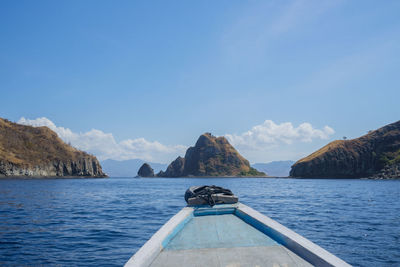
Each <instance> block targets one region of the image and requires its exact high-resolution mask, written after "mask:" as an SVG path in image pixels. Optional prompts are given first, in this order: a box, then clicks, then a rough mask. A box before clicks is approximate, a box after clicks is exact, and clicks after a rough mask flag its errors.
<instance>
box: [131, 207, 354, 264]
mask: <svg viewBox="0 0 400 267" xmlns="http://www.w3.org/2000/svg"><path fill="white" fill-rule="evenodd" d="M221 214H234V215H236V216H237V217H239V218H240V219H242V220H243V221H244V222H246V223H248V224H249V225H251V226H253V227H254V228H256V229H257V230H259V231H261V232H262V233H264V234H265V235H267V236H269V237H270V238H272V239H273V240H275V241H276V242H278V243H280V244H281V245H283V246H285V247H286V248H288V249H289V250H291V251H293V252H294V253H296V254H297V255H298V256H300V257H301V258H303V259H304V260H306V261H308V262H309V263H311V264H313V265H316V266H350V265H349V264H347V263H346V262H345V261H343V260H341V259H340V258H338V257H336V256H335V255H333V254H331V253H330V252H328V251H326V250H325V249H323V248H321V247H320V246H318V245H316V244H315V243H313V242H311V241H310V240H308V239H306V238H305V237H303V236H301V235H299V234H297V233H295V232H294V231H292V230H290V229H288V228H286V227H285V226H283V225H281V224H280V223H278V222H276V221H275V220H273V219H271V218H269V217H267V216H265V215H263V214H261V213H259V212H258V211H256V210H254V209H252V208H250V207H248V206H246V205H244V204H242V203H238V204H233V205H216V206H214V207H212V208H211V207H209V206H200V207H184V208H183V209H182V210H180V211H179V212H178V213H177V214H176V215H174V216H173V217H172V218H171V219H170V220H169V221H168V222H167V223H166V224H164V225H163V226H162V227H161V228H160V229H159V230H158V231H157V232H156V233H155V234H154V235H153V236H152V237H151V238H150V239H149V240H148V241H147V242H146V243H145V244H144V245H143V246H142V247H141V248H140V249H139V250H138V251H137V252H136V253H135V254H134V255H133V256H132V257H131V258H130V259H129V260H128V262H127V263H126V264H125V266H126V267H139V266H141V267H142V266H150V264H151V263H152V262H153V261H154V260H155V258H156V257H157V256H158V255H159V254H160V253H161V251H162V250H163V249H164V248H165V247H166V246H167V245H168V243H169V242H170V241H171V240H172V239H173V238H174V237H175V236H176V235H177V234H178V233H179V231H181V230H182V229H183V228H184V227H185V225H186V224H187V223H188V222H189V221H190V220H191V219H192V218H193V217H195V216H207V215H221Z"/></svg>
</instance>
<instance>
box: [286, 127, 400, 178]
mask: <svg viewBox="0 0 400 267" xmlns="http://www.w3.org/2000/svg"><path fill="white" fill-rule="evenodd" d="M399 164H400V121H398V122H395V123H392V124H389V125H386V126H384V127H382V128H380V129H378V130H375V131H370V132H369V133H368V134H366V135H364V136H361V137H359V138H356V139H352V140H336V141H333V142H331V143H329V144H328V145H326V146H324V147H323V148H321V149H320V150H318V151H316V152H314V153H312V154H311V155H309V156H307V157H305V158H303V159H301V160H299V161H297V162H296V163H295V164H294V165H293V166H292V170H291V171H290V176H292V177H307V178H313V177H315V178H400V171H399Z"/></svg>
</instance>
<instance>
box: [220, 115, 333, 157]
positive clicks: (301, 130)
mask: <svg viewBox="0 0 400 267" xmlns="http://www.w3.org/2000/svg"><path fill="white" fill-rule="evenodd" d="M334 133H335V131H334V130H333V129H332V128H331V127H329V126H325V127H324V128H322V129H315V128H314V127H313V126H312V125H311V124H310V123H308V122H304V123H302V124H300V125H299V126H298V127H294V126H293V124H292V123H291V122H284V123H281V124H276V123H275V122H273V121H272V120H266V121H264V123H262V124H260V125H256V126H254V127H252V128H251V129H250V130H249V131H247V132H244V133H242V134H240V135H237V134H226V135H225V136H226V137H227V138H228V140H229V142H231V143H232V144H233V145H234V146H238V147H239V148H242V149H255V150H260V149H265V148H266V147H271V146H275V145H278V144H280V143H281V144H282V143H283V144H288V145H290V144H292V143H294V142H311V141H312V140H313V139H328V138H329V137H330V136H331V135H333V134H334Z"/></svg>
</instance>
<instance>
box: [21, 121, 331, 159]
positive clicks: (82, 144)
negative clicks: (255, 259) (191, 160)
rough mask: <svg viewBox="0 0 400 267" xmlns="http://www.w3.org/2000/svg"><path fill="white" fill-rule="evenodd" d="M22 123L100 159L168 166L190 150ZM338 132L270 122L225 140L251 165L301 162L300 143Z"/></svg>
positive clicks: (42, 123)
mask: <svg viewBox="0 0 400 267" xmlns="http://www.w3.org/2000/svg"><path fill="white" fill-rule="evenodd" d="M18 123H20V124H24V125H31V126H35V127H38V126H47V127H49V128H50V129H51V130H53V131H55V132H56V133H57V134H58V136H59V137H60V138H61V139H62V140H64V141H65V142H66V143H70V144H71V145H73V146H74V147H76V148H78V149H81V150H84V151H87V152H89V153H92V154H94V155H95V156H96V157H98V158H99V160H106V159H113V160H129V159H142V160H145V161H151V162H160V163H166V162H169V161H171V160H173V159H175V158H176V157H177V156H183V155H184V154H185V151H186V149H187V146H184V145H164V144H161V143H160V142H158V141H149V140H146V139H145V138H136V139H126V140H122V141H117V140H115V138H114V136H113V134H112V133H105V132H103V131H101V130H97V129H92V130H90V131H88V132H84V133H81V132H79V133H78V132H73V131H72V130H71V129H69V128H64V127H61V126H57V125H56V124H55V123H54V122H52V121H51V120H49V119H48V118H46V117H42V118H37V119H33V120H31V119H26V118H24V117H22V118H21V119H19V121H18ZM334 133H335V131H334V130H333V129H332V128H331V127H329V126H325V127H323V128H322V129H316V128H314V127H313V126H312V125H311V124H310V123H308V122H305V123H302V124H300V125H299V126H297V127H294V126H293V124H292V123H291V122H284V123H280V124H277V123H275V122H273V121H272V120H266V121H264V123H262V124H260V125H256V126H254V127H252V128H251V129H250V130H248V131H246V132H244V133H242V134H226V135H225V137H226V138H227V139H228V140H229V142H230V143H231V144H232V145H233V146H234V147H235V148H237V149H238V150H239V151H240V153H242V154H243V155H244V156H245V157H246V158H247V159H249V160H250V161H251V162H267V161H271V160H276V159H285V160H286V159H297V158H298V157H300V156H302V155H303V153H308V152H311V151H303V150H301V151H302V152H301V153H300V152H299V151H300V150H299V149H298V148H297V146H298V145H299V144H301V143H309V142H312V141H314V140H325V139H329V138H330V136H331V135H333V134H334ZM194 138H195V137H194ZM300 154H301V155H300Z"/></svg>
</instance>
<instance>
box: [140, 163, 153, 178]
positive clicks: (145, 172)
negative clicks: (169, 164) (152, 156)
mask: <svg viewBox="0 0 400 267" xmlns="http://www.w3.org/2000/svg"><path fill="white" fill-rule="evenodd" d="M137 174H138V176H139V177H154V170H153V168H152V167H151V166H150V165H149V164H147V163H143V165H142V167H140V169H139V171H138V173H137Z"/></svg>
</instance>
